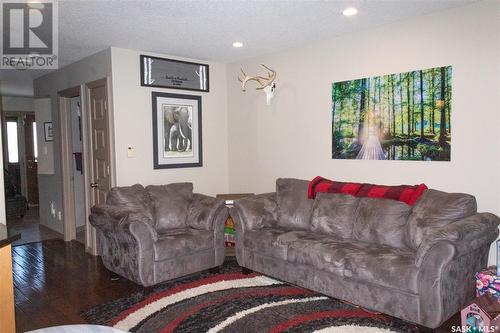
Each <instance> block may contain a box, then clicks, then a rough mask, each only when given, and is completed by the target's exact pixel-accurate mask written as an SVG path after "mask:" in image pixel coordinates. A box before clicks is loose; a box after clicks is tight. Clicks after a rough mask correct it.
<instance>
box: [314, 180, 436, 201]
mask: <svg viewBox="0 0 500 333" xmlns="http://www.w3.org/2000/svg"><path fill="white" fill-rule="evenodd" d="M426 189H427V186H426V185H425V184H420V185H398V186H386V185H374V184H361V183H349V182H336V181H333V180H329V179H326V178H323V177H320V176H317V177H315V178H314V179H313V180H311V182H310V183H309V189H308V193H307V196H308V198H309V199H314V198H315V196H316V193H318V192H324V193H343V194H350V195H353V196H356V197H369V198H384V199H392V200H397V201H401V202H404V203H406V204H408V205H413V204H414V203H415V202H416V201H417V199H418V198H419V197H420V196H421V195H422V193H424V191H425V190H426Z"/></svg>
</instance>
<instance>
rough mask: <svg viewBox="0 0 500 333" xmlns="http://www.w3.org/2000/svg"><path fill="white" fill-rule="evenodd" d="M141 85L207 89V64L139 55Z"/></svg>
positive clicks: (205, 90) (197, 89)
mask: <svg viewBox="0 0 500 333" xmlns="http://www.w3.org/2000/svg"><path fill="white" fill-rule="evenodd" d="M140 61H141V86H143V87H157V88H170V89H183V90H194V91H203V92H208V91H209V79H208V65H206V64H199V63H195V62H188V61H181V60H173V59H166V58H158V57H151V56H146V55H141V57H140Z"/></svg>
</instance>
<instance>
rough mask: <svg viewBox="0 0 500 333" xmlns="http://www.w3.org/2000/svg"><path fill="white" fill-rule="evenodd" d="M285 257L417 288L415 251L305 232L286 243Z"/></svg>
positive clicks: (371, 280) (370, 280) (381, 282)
mask: <svg viewBox="0 0 500 333" xmlns="http://www.w3.org/2000/svg"><path fill="white" fill-rule="evenodd" d="M288 261H289V262H292V263H298V264H302V265H309V266H311V269H319V270H323V271H327V272H330V273H334V274H337V275H340V276H345V277H353V278H356V279H359V280H362V281H364V282H368V283H373V284H377V285H381V286H385V287H388V288H397V289H401V290H405V291H410V292H412V293H416V292H417V287H418V286H417V276H418V269H417V267H416V266H415V264H414V262H415V252H412V251H410V250H398V249H395V248H391V247H389V246H385V245H377V244H370V243H365V242H358V241H350V240H346V239H335V238H332V237H329V236H320V235H317V234H316V235H314V234H310V235H306V236H304V237H301V238H300V239H298V240H296V241H294V242H292V243H290V244H289V245H288Z"/></svg>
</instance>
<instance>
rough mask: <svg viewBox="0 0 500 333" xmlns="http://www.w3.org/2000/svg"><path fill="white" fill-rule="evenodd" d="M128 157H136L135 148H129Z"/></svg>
mask: <svg viewBox="0 0 500 333" xmlns="http://www.w3.org/2000/svg"><path fill="white" fill-rule="evenodd" d="M127 157H135V148H134V147H132V146H128V147H127Z"/></svg>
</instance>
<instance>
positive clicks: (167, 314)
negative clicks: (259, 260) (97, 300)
mask: <svg viewBox="0 0 500 333" xmlns="http://www.w3.org/2000/svg"><path fill="white" fill-rule="evenodd" d="M240 270H241V268H240V267H239V266H238V265H237V263H236V260H235V259H233V258H226V262H225V263H224V266H223V268H222V269H221V272H220V273H217V274H212V273H209V272H202V273H199V274H195V275H191V276H189V277H185V278H181V279H177V280H174V281H170V282H167V283H164V284H161V285H158V286H156V287H155V288H154V289H153V290H152V291H150V292H149V293H148V294H144V293H142V292H140V293H135V294H133V295H130V296H128V297H124V298H120V299H118V300H115V301H113V302H110V303H106V304H102V305H98V306H95V307H93V308H92V309H90V310H88V311H86V312H84V313H83V314H82V317H83V318H84V319H86V320H87V321H88V322H90V323H92V324H99V325H108V326H113V327H115V328H118V329H121V330H124V331H130V332H140V333H160V332H161V333H167V332H176V333H201V332H208V333H218V332H220V333H229V332H231V333H246V332H248V333H250V332H251V333H254V332H269V333H278V332H287V333H292V332H294V333H295V332H297V333H299V332H318V333H340V332H343V333H348V332H356V333H388V332H418V328H417V327H416V326H415V325H412V324H408V323H406V322H403V321H401V320H399V319H396V318H393V317H390V316H387V315H384V314H379V313H374V312H370V311H367V310H364V309H362V308H358V307H354V306H352V305H349V304H346V303H343V302H341V301H339V300H336V299H333V298H329V297H326V296H324V295H321V294H318V293H315V292H312V291H310V290H307V289H303V288H299V287H296V286H292V285H290V284H287V283H284V282H282V281H278V280H275V279H271V278H269V277H267V276H263V275H260V274H257V273H252V274H249V275H244V274H242V273H241V272H240Z"/></svg>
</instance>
